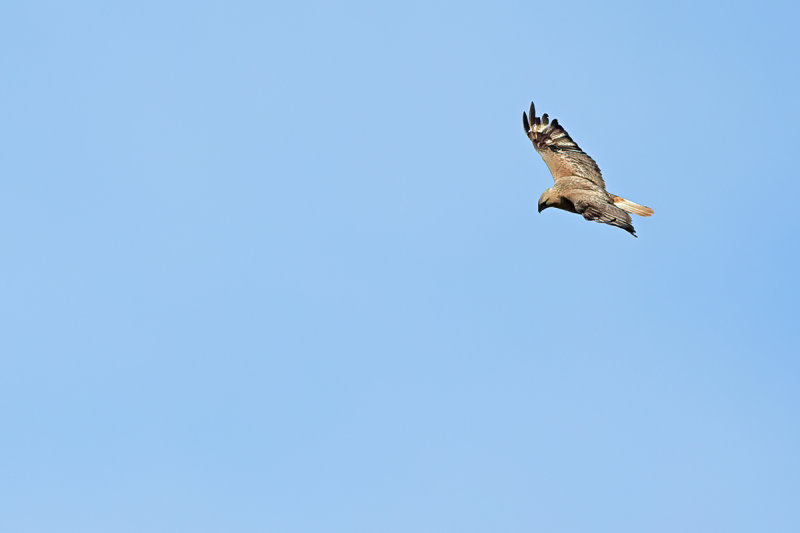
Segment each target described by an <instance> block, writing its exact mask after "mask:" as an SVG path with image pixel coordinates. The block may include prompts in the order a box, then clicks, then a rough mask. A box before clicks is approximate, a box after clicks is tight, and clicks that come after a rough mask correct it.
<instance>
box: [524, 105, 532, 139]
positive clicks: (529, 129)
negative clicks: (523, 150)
mask: <svg viewBox="0 0 800 533" xmlns="http://www.w3.org/2000/svg"><path fill="white" fill-rule="evenodd" d="M522 127H523V128H525V133H526V134H527V133H529V132H530V131H531V125H530V124H528V117H527V116H526V115H525V111H523V112H522Z"/></svg>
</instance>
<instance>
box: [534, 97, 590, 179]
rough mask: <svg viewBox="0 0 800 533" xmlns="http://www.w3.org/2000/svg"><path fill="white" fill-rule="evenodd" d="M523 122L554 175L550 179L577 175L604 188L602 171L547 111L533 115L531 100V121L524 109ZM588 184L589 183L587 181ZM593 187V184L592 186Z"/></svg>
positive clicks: (535, 146)
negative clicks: (551, 119)
mask: <svg viewBox="0 0 800 533" xmlns="http://www.w3.org/2000/svg"><path fill="white" fill-rule="evenodd" d="M522 125H523V127H524V128H525V134H526V135H527V136H528V138H529V139H530V140H531V142H532V143H533V147H534V148H536V151H537V152H539V155H541V156H542V159H544V162H545V164H546V165H547V168H549V169H550V173H551V174H552V175H553V180H554V181H558V180H559V179H560V178H564V177H567V176H578V177H580V178H583V179H585V180H587V181H589V182H591V184H592V185H594V186H595V187H598V188H600V189H603V190H605V188H606V184H605V182H604V181H603V174H602V173H601V172H600V167H598V166H597V163H595V161H594V159H592V158H591V157H590V156H589V155H588V154H586V153H585V152H584V151H583V150H581V149H580V147H579V146H578V143H576V142H575V141H573V140H572V138H571V137H570V136H569V134H568V133H567V131H566V130H565V129H564V128H563V127H562V126H561V124H559V123H558V120H556V119H553V121H552V122H551V121H550V119H549V118H548V117H547V113H545V114H544V115H542V116H541V118H540V117H537V116H536V112H535V109H534V107H533V102H531V109H530V121H528V116H527V115H526V114H525V112H524V111H523V112H522ZM587 185H589V184H587ZM592 188H594V187H592Z"/></svg>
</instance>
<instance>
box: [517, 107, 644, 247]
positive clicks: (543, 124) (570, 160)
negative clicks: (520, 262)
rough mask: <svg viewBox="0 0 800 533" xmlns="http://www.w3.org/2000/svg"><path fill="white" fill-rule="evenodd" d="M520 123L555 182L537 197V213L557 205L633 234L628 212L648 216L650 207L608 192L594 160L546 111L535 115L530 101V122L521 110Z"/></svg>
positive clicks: (634, 234)
mask: <svg viewBox="0 0 800 533" xmlns="http://www.w3.org/2000/svg"><path fill="white" fill-rule="evenodd" d="M522 125H523V126H524V127H525V134H526V135H527V136H528V138H529V139H530V140H531V142H532V143H533V147H534V148H536V151H537V152H539V155H541V156H542V159H544V162H545V164H546V165H547V168H549V169H550V173H551V174H552V175H553V180H554V181H555V185H553V186H552V187H550V188H549V189H547V190H546V191H544V193H542V196H541V198H539V212H540V213H541V212H542V211H543V210H545V209H547V208H548V207H557V208H558V209H563V210H564V211H569V212H570V213H578V214H580V215H583V218H585V219H586V220H592V221H594V222H602V223H604V224H610V225H611V226H616V227H618V228H622V229H624V230H625V231H627V232H628V233H630V234H631V235H633V236H634V237H636V231H635V230H634V229H633V224H631V216H630V215H629V214H628V213H634V214H636V215H640V216H643V217H649V216H650V215H652V214H653V210H652V209H650V208H649V207H644V206H642V205H639V204H637V203H634V202H631V201H630V200H626V199H625V198H621V197H619V196H615V195H613V194H609V193H608V191H606V183H605V181H603V175H602V173H601V172H600V168H599V167H598V166H597V163H595V162H594V159H592V158H591V157H589V156H588V155H587V154H586V153H585V152H584V151H583V150H581V149H580V147H579V146H578V144H577V143H576V142H575V141H573V140H572V138H571V137H570V136H569V134H568V133H567V132H566V130H564V128H562V127H561V124H559V123H558V120H555V119H553V120H552V121H550V119H549V118H548V117H547V113H545V114H544V115H542V116H541V117H537V116H536V113H535V109H534V107H533V102H531V109H530V121H528V116H527V115H526V114H525V112H524V111H523V113H522Z"/></svg>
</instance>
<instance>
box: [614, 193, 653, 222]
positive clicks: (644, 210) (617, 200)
mask: <svg viewBox="0 0 800 533" xmlns="http://www.w3.org/2000/svg"><path fill="white" fill-rule="evenodd" d="M611 197H612V198H613V200H614V205H615V206H617V207H619V208H620V209H624V210H625V211H627V212H628V213H633V214H634V215H639V216H640V217H649V216H650V215H652V214H653V210H652V209H650V208H649V207H645V206H643V205H639V204H637V203H635V202H631V201H630V200H626V199H625V198H621V197H619V196H614V195H613V194H612V195H611Z"/></svg>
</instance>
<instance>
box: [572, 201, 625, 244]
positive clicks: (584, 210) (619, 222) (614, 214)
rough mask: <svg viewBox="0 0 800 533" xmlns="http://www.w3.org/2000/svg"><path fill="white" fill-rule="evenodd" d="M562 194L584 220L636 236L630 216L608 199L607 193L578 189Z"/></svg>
mask: <svg viewBox="0 0 800 533" xmlns="http://www.w3.org/2000/svg"><path fill="white" fill-rule="evenodd" d="M564 196H565V197H566V198H568V199H569V200H570V201H571V202H572V203H573V205H574V206H575V211H576V212H577V213H579V214H581V215H583V218H585V219H586V220H591V221H592V222H601V223H603V224H609V225H611V226H616V227H618V228H622V229H624V230H625V231H627V232H628V233H630V234H631V235H633V236H634V237H636V230H634V229H633V224H632V223H631V216H630V215H629V214H628V213H627V212H625V211H623V210H622V209H620V208H619V207H617V206H615V205H614V203H613V202H612V201H609V199H608V194H605V193H601V192H594V191H591V192H590V191H579V192H575V193H572V194H569V193H568V194H565V195H564Z"/></svg>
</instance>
